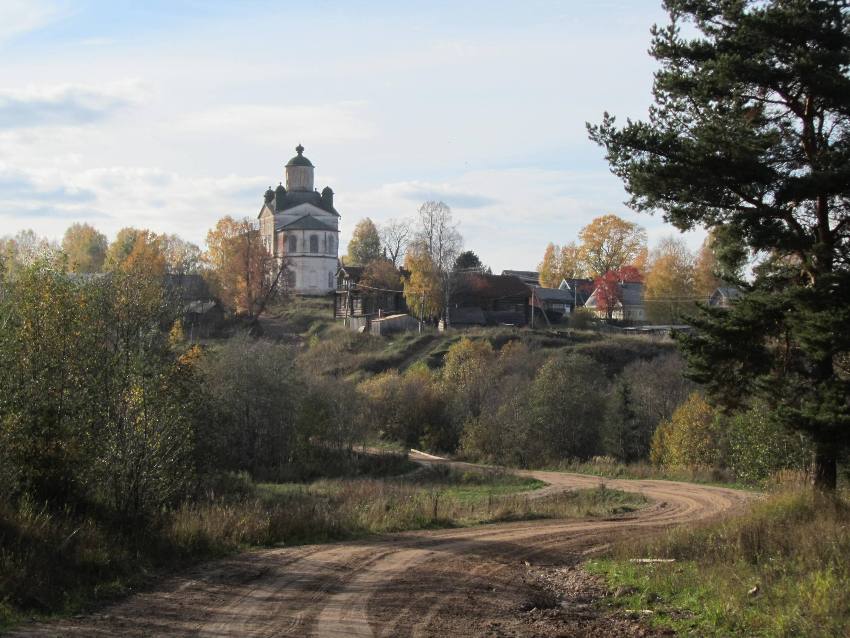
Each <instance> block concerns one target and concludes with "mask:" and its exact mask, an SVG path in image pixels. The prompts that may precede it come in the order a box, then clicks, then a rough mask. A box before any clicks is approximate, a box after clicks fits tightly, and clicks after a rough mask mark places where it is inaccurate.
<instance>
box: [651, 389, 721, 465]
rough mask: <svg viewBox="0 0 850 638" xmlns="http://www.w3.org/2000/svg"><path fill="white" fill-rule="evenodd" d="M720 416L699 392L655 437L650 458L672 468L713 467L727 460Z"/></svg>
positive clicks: (666, 422)
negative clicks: (722, 448) (722, 444)
mask: <svg viewBox="0 0 850 638" xmlns="http://www.w3.org/2000/svg"><path fill="white" fill-rule="evenodd" d="M720 444H721V427H720V424H719V419H718V415H717V413H716V412H715V411H714V409H713V408H712V407H711V406H710V405H708V403H706V401H705V399H704V398H703V397H702V395H701V394H699V393H698V392H694V393H692V394H691V395H690V397H688V400H687V401H685V403H683V404H682V405H681V406H679V408H677V409H676V411H675V412H674V413H673V416H672V417H671V418H670V420H669V421H664V422H663V423H662V424H661V425H659V426H658V429H657V430H656V431H655V434H654V435H653V437H652V450H651V452H650V459H651V460H652V462H653V463H655V464H657V465H664V466H669V467H699V466H703V467H712V466H715V465H717V464H718V463H719V461H720V460H721V459H722V458H723V456H722V453H721V450H720Z"/></svg>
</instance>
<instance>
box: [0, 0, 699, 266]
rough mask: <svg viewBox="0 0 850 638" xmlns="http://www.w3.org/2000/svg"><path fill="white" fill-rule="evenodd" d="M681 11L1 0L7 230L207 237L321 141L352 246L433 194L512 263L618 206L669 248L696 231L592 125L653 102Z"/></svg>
mask: <svg viewBox="0 0 850 638" xmlns="http://www.w3.org/2000/svg"><path fill="white" fill-rule="evenodd" d="M665 22H666V16H665V14H664V12H663V11H662V9H661V2H660V0H596V1H590V0H562V1H561V2H550V1H543V0H524V1H515V2H501V1H499V0H486V1H481V2H477V1H470V2H466V1H463V0H454V1H445V2H444V1H442V0H431V1H429V2H389V1H388V2H383V1H373V2H366V1H360V0H348V1H339V2H331V1H325V0H301V1H300V2H296V1H289V0H288V1H286V2H257V1H251V0H244V1H240V2H216V1H214V0H211V1H204V2H200V1H196V0H169V1H163V2H158V1H156V0H146V2H131V1H129V0H126V1H123V0H112V1H109V2H95V1H90V2H88V1H85V0H81V1H78V2H71V1H70V0H0V60H2V63H0V236H2V235H12V234H14V233H16V232H18V231H19V230H22V229H27V228H31V229H33V230H35V231H36V232H37V233H39V234H41V235H46V236H48V237H50V238H52V239H57V240H58V239H61V236H62V234H63V233H64V230H65V228H67V226H69V225H70V224H71V223H74V222H88V223H90V224H92V225H94V226H95V227H97V228H98V229H99V230H101V231H102V232H104V233H106V235H107V236H108V237H110V238H112V237H114V235H115V233H116V232H117V231H118V229H120V228H122V227H124V226H136V227H143V228H149V229H151V230H153V231H156V232H168V233H177V234H179V235H180V236H182V237H184V238H185V239H188V240H191V241H193V242H196V243H198V244H199V245H203V242H204V238H205V236H206V233H207V231H208V230H209V229H210V228H211V227H212V226H213V225H214V224H215V223H216V221H217V220H218V219H219V218H221V217H223V216H224V215H231V216H235V217H251V218H254V217H256V215H257V213H258V212H259V210H260V206H261V204H262V197H263V192H264V191H265V190H266V188H267V187H268V186H269V185H273V186H274V185H277V183H278V182H280V181H281V180H283V179H284V177H283V167H284V165H285V163H286V162H287V161H288V160H289V159H290V158H291V157H292V156H293V155H294V154H295V151H294V147H295V146H296V145H297V144H298V143H302V144H303V145H304V147H305V148H306V150H305V151H304V154H305V156H307V157H309V158H310V160H311V161H312V162H313V164H314V165H315V166H316V171H315V175H316V180H315V181H316V186H317V188H318V189H319V190H321V189H322V188H323V187H324V186H326V185H329V186H331V188H333V190H334V192H335V200H334V203H335V206H336V208H337V210H338V211H339V212H340V213H341V215H342V221H341V245H342V246H343V247H344V246H345V245H346V244H347V242H348V239H349V238H350V236H351V231H352V230H353V228H354V225H355V224H356V223H357V221H359V220H360V219H362V218H364V217H370V218H371V219H372V220H373V221H375V222H376V223H378V224H380V223H382V222H384V221H386V220H388V219H391V218H405V217H413V216H414V215H415V213H416V209H417V208H418V207H419V205H420V204H421V203H422V202H423V201H425V200H428V199H436V200H442V201H444V202H446V203H447V204H448V205H449V206H450V207H451V208H452V211H453V214H454V217H455V219H456V221H457V222H458V224H459V230H460V232H461V234H462V235H463V238H464V247H465V248H466V249H469V250H473V251H475V252H476V253H477V254H478V255H479V256H480V257H481V259H482V261H483V262H484V263H485V264H487V265H489V266H490V267H491V268H493V271H494V272H499V271H501V270H502V269H521V270H528V269H534V268H536V265H537V263H538V262H539V261H540V258H541V257H542V254H543V251H544V249H545V247H546V245H547V244H548V243H549V242H554V243H557V244H563V243H567V242H570V241H573V240H575V239H576V237H577V234H578V231H579V230H580V229H581V228H582V227H583V226H585V225H586V224H587V223H589V222H590V221H591V220H592V219H593V218H594V217H597V216H599V215H602V214H606V213H614V214H617V215H620V216H621V217H624V218H626V219H629V220H631V221H635V222H637V223H639V224H641V225H642V226H644V227H645V228H646V229H647V232H648V235H649V238H650V245H652V243H653V242H654V241H657V240H658V239H660V238H662V237H664V236H668V235H671V234H678V231H676V230H675V229H674V228H673V227H672V226H669V225H667V224H665V223H664V221H663V220H662V219H661V217H660V216H658V215H656V216H650V215H646V214H636V213H633V212H632V211H630V210H629V209H628V208H627V207H626V206H625V204H624V202H625V200H626V199H627V195H626V193H625V191H624V189H623V186H622V183H621V182H620V180H619V179H618V178H616V177H615V176H613V175H612V174H611V173H610V172H609V170H608V165H607V163H606V162H605V159H604V152H603V150H602V149H600V148H599V147H597V146H596V145H595V144H594V143H593V142H591V141H590V140H589V139H588V137H587V132H586V128H585V123H586V122H599V121H600V120H601V118H602V115H603V113H604V112H605V111H609V112H611V113H613V114H615V115H616V116H617V118H618V120H620V121H625V119H626V118H627V117H630V118H632V119H638V118H645V117H646V114H647V109H648V107H649V105H650V104H651V99H652V96H651V86H652V72H653V69H654V68H655V67H654V61H653V60H652V59H651V58H650V57H649V55H648V54H647V49H648V47H649V44H650V37H651V36H650V27H651V26H652V24H653V23H659V24H663V23H665ZM702 237H703V235H702V234H701V233H700V232H693V233H689V234H688V235H686V236H685V239H686V241H687V242H688V244H689V245H691V246H692V247H694V248H695V247H697V246H698V245H699V244H700V242H701V241H702Z"/></svg>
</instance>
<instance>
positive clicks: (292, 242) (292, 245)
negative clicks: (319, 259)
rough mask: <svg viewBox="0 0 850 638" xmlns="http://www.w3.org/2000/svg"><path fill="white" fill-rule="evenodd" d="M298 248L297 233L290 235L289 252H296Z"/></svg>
mask: <svg viewBox="0 0 850 638" xmlns="http://www.w3.org/2000/svg"><path fill="white" fill-rule="evenodd" d="M297 250H298V238H297V237H296V236H295V235H290V236H289V252H291V253H294V252H296V251H297Z"/></svg>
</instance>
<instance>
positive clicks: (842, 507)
mask: <svg viewBox="0 0 850 638" xmlns="http://www.w3.org/2000/svg"><path fill="white" fill-rule="evenodd" d="M848 556H850V500H848V497H847V495H846V494H844V495H839V496H828V495H823V494H819V493H815V492H812V491H811V490H803V491H791V492H784V493H779V494H775V495H772V496H770V497H768V498H767V499H765V500H764V501H763V502H761V503H758V504H757V505H755V507H754V508H753V509H752V511H750V512H748V513H747V514H745V515H740V516H734V517H730V518H728V519H725V520H723V521H720V522H715V523H713V524H708V525H703V526H701V527H698V528H696V529H685V528H682V529H677V530H674V531H672V532H670V533H668V534H667V535H664V536H661V537H657V538H655V539H651V540H647V541H638V542H632V543H627V544H623V545H621V546H619V547H618V548H617V549H616V550H615V552H614V554H613V556H612V558H611V559H608V560H603V561H597V562H594V563H591V568H592V569H593V570H595V571H598V572H601V573H603V574H605V575H606V576H607V577H608V579H609V581H610V582H611V584H612V586H615V587H623V586H624V587H627V588H634V591H635V593H634V594H633V595H630V596H625V597H622V598H620V599H618V600H617V602H618V604H620V603H621V604H623V605H624V606H627V607H630V608H646V607H649V608H650V609H653V610H654V611H655V617H656V623H658V624H662V625H667V626H672V627H673V628H675V629H678V630H679V631H683V632H691V633H696V634H697V635H701V636H729V635H747V636H824V637H827V636H844V635H848V633H850V588H848V585H850V561H848ZM635 557H652V558H672V559H674V560H675V562H672V563H657V564H649V565H647V564H635V563H632V562H630V561H629V559H631V558H635Z"/></svg>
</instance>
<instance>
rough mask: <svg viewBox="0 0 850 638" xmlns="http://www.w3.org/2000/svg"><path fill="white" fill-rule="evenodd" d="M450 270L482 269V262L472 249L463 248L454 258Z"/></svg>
mask: <svg viewBox="0 0 850 638" xmlns="http://www.w3.org/2000/svg"><path fill="white" fill-rule="evenodd" d="M452 270H484V264H482V263H481V259H480V258H479V257H478V255H476V254H475V253H474V252H473V251H471V250H465V251H463V252H462V253H461V254H459V255H458V256H457V259H455V263H454V266H453V267H452Z"/></svg>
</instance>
